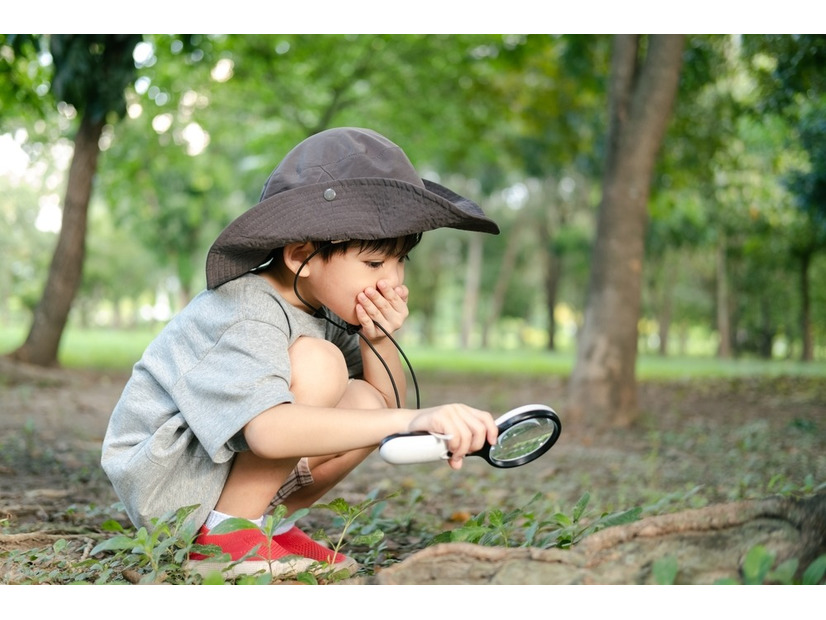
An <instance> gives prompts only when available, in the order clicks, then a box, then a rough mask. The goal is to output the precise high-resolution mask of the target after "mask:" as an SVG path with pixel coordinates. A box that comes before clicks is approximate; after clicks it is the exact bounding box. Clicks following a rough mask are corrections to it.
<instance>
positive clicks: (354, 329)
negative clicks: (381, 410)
mask: <svg viewBox="0 0 826 620" xmlns="http://www.w3.org/2000/svg"><path fill="white" fill-rule="evenodd" d="M324 247H326V246H323V245H322V246H320V247H318V248H316V249H315V250H314V251H313V252H311V253H310V255H309V256H308V257H307V258H305V259H304V260H303V261H302V263H301V265H299V267H298V270H297V271H296V272H295V278H294V279H293V292H294V293H295V296H296V297H297V298H298V301H300V302H301V303H303V304H304V305H305V306H307V307H308V308H309V309H310V310H312V311H313V315H314V316H316V317H321V318H322V319H324V320H325V321H327V322H328V323H330V325H334V326H335V327H338V328H339V329H341V330H344V331H346V332H347V333H348V334H358V337H359V338H361V340H362V341H363V342H364V343H365V344H366V345H367V346H368V347H369V348H370V350H371V351H372V352H373V353H374V354H375V356H376V357H377V358H378V359H379V361H380V362H381V364H382V366H384V370H385V371H386V372H387V376H388V377H389V379H390V384H391V385H392V386H393V394H394V396H395V397H396V408H398V409H401V406H402V404H401V399H400V398H399V388H398V386H397V385H396V380H395V379H394V378H393V373H392V372H391V371H390V367H389V366H388V365H387V362H385V361H384V358H383V357H382V356H381V355H380V354H379V352H378V351H376V347H374V346H373V343H372V342H370V341H369V340H368V339H367V338H366V337H365V336H364V334H362V333H361V325H351V324H350V323H344V325H342V324H340V323H338V322H337V321H334V320H333V319H331V318H330V317H329V316H327V313H326V312H324V311H322V310H321V309H320V308H315V307H313V306H312V305H311V304H310V303H309V302H307V300H305V299H304V298H303V297H302V296H301V293H299V292H298V276H299V274H300V273H301V270H302V269H304V267H305V266H306V265H307V263H309V262H310V259H311V258H313V256H315V255H316V254H318V253H319V252H320V251H321V250H322V249H323V248H324ZM373 324H374V325H375V326H376V327H378V328H379V330H381V331H382V333H384V335H385V336H386V337H387V338H389V339H390V342H392V343H393V346H394V347H396V350H397V351H398V352H399V354H400V355H401V356H402V359H404V362H405V364H407V369H408V370H409V371H410V378H411V379H412V380H413V387H414V389H415V392H416V409H418V408H419V407H420V406H421V403H420V400H419V382H418V381H417V380H416V373H415V372H413V365H412V364H411V363H410V360H409V359H407V355H406V354H405V352H404V351H403V350H402V348H401V346H400V345H399V343H398V342H396V340H395V339H394V338H393V336H391V335H390V334H389V333H388V331H387V330H386V329H384V327H383V326H382V325H381V324H380V323H376V322H375V321H374V322H373Z"/></svg>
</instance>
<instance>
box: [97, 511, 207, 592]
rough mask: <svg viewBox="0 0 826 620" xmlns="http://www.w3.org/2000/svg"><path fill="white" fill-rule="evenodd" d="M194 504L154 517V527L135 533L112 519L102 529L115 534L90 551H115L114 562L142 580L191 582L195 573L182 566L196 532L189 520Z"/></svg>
mask: <svg viewBox="0 0 826 620" xmlns="http://www.w3.org/2000/svg"><path fill="white" fill-rule="evenodd" d="M195 508H197V506H187V507H184V508H180V509H178V510H177V511H175V512H174V513H170V514H168V515H164V516H163V517H161V518H159V519H153V520H152V527H151V528H146V527H141V528H138V529H137V530H136V531H135V532H134V533H132V532H131V531H129V530H126V529H124V528H123V526H122V525H121V524H120V523H119V522H117V521H115V520H114V519H110V520H108V521H106V522H104V523H103V529H104V530H106V531H110V532H116V535H115V536H113V537H112V538H109V539H107V540H104V541H103V542H101V543H99V544H98V545H97V546H96V547H95V548H94V549H92V551H91V555H96V554H98V553H101V552H103V551H114V552H115V558H114V559H113V560H114V562H115V563H120V564H122V566H123V567H124V569H125V570H129V571H132V573H133V574H137V575H139V576H140V578H139V583H162V582H172V583H182V582H183V583H189V582H191V581H192V577H191V576H189V575H188V574H186V573H185V572H184V571H183V569H182V566H183V563H184V561H185V560H186V558H187V556H188V554H189V552H190V551H191V550H192V549H193V541H194V539H195V536H196V531H195V526H194V525H193V524H192V523H191V522H188V521H187V517H188V516H189V515H190V514H191V513H192V512H193V511H194V510H195Z"/></svg>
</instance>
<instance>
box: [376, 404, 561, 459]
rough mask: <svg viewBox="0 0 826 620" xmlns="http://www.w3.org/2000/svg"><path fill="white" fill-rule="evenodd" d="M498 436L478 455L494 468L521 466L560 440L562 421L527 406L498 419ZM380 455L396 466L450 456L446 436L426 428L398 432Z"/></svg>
mask: <svg viewBox="0 0 826 620" xmlns="http://www.w3.org/2000/svg"><path fill="white" fill-rule="evenodd" d="M496 426H497V427H499V437H498V438H497V440H496V443H495V444H494V445H491V444H489V443H487V442H485V445H484V446H483V447H482V449H481V450H478V451H476V452H471V453H469V454H468V456H478V457H481V458H483V459H484V460H486V461H487V462H488V463H489V464H490V465H493V466H494V467H502V468H508V467H519V466H520V465H524V464H525V463H530V462H531V461H533V460H535V459H538V458H539V457H540V456H542V455H543V454H545V453H546V452H547V451H548V450H550V449H551V447H552V446H553V445H554V444H555V443H556V440H557V439H559V434H560V433H561V432H562V423H561V422H560V421H559V417H558V416H557V415H556V412H555V411H554V410H553V409H551V408H550V407H546V406H545V405H524V406H522V407H517V408H516V409H511V410H510V411H508V412H507V413H505V414H503V415H501V416H499V417H498V418H497V419H496ZM379 456H381V458H382V459H384V460H385V461H387V462H388V463H391V464H393V465H410V464H414V463H429V462H432V461H439V460H445V459H448V458H450V452H449V451H448V449H447V438H446V437H444V436H442V435H435V434H433V433H428V432H427V431H416V432H413V433H397V434H395V435H390V436H389V437H385V438H384V439H383V440H382V442H381V443H380V444H379Z"/></svg>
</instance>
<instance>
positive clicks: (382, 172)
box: [260, 127, 424, 201]
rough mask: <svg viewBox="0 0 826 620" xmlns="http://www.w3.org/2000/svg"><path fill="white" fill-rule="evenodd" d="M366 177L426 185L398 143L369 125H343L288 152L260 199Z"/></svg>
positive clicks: (317, 135) (271, 176)
mask: <svg viewBox="0 0 826 620" xmlns="http://www.w3.org/2000/svg"><path fill="white" fill-rule="evenodd" d="M365 178H383V179H396V180H398V181H404V182H405V183H410V184H412V185H416V186H418V187H424V183H423V182H422V179H421V177H419V175H418V173H417V172H416V170H415V168H414V167H413V164H412V163H410V160H409V159H408V158H407V155H405V153H404V151H402V149H401V148H400V147H399V146H398V145H396V144H394V143H393V142H391V141H390V140H388V139H387V138H385V137H384V136H382V135H381V134H378V133H376V132H375V131H371V130H369V129H362V128H358V127H340V128H336V129H328V130H326V131H322V132H320V133H317V134H315V135H312V136H310V137H309V138H307V139H305V140H304V141H303V142H301V143H299V144H298V145H297V146H296V147H295V148H293V149H292V150H291V151H290V152H289V153H287V155H286V156H285V157H284V159H283V160H282V161H281V163H280V164H279V165H278V167H277V168H276V169H275V170H273V172H272V174H271V175H270V177H269V179H267V183H266V185H264V190H263V192H262V193H261V198H260V200H262V201H263V200H265V199H267V198H270V197H271V196H275V195H276V194H280V193H281V192H284V191H287V190H291V189H295V188H297V187H306V186H309V185H316V184H320V183H325V182H328V181H341V180H343V179H365Z"/></svg>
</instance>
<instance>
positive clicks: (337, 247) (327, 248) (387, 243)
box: [253, 233, 422, 272]
mask: <svg viewBox="0 0 826 620" xmlns="http://www.w3.org/2000/svg"><path fill="white" fill-rule="evenodd" d="M421 240H422V233H413V234H410V235H405V236H403V237H393V238H390V239H350V240H348V241H311V243H312V244H313V249H314V250H315V253H316V254H318V256H320V257H321V258H322V259H323V260H324V261H325V262H327V261H329V260H330V258H331V257H332V256H334V255H336V254H344V253H345V252H346V251H347V250H349V249H350V248H353V247H357V248H358V250H359V252H379V253H381V254H386V255H389V256H395V257H397V258H401V257H402V256H407V255H408V254H410V252H411V251H412V250H413V248H415V247H416V246H417V245H419V242H420V241H421ZM283 262H284V248H275V249H274V250H273V251H272V252H270V254H269V256H267V260H266V261H265V262H264V263H263V264H262V265H260V266H259V267H256V268H255V269H253V271H254V272H258V271H263V270H265V269H267V268H268V267H271V266H272V265H273V264H274V263H281V264H283Z"/></svg>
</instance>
